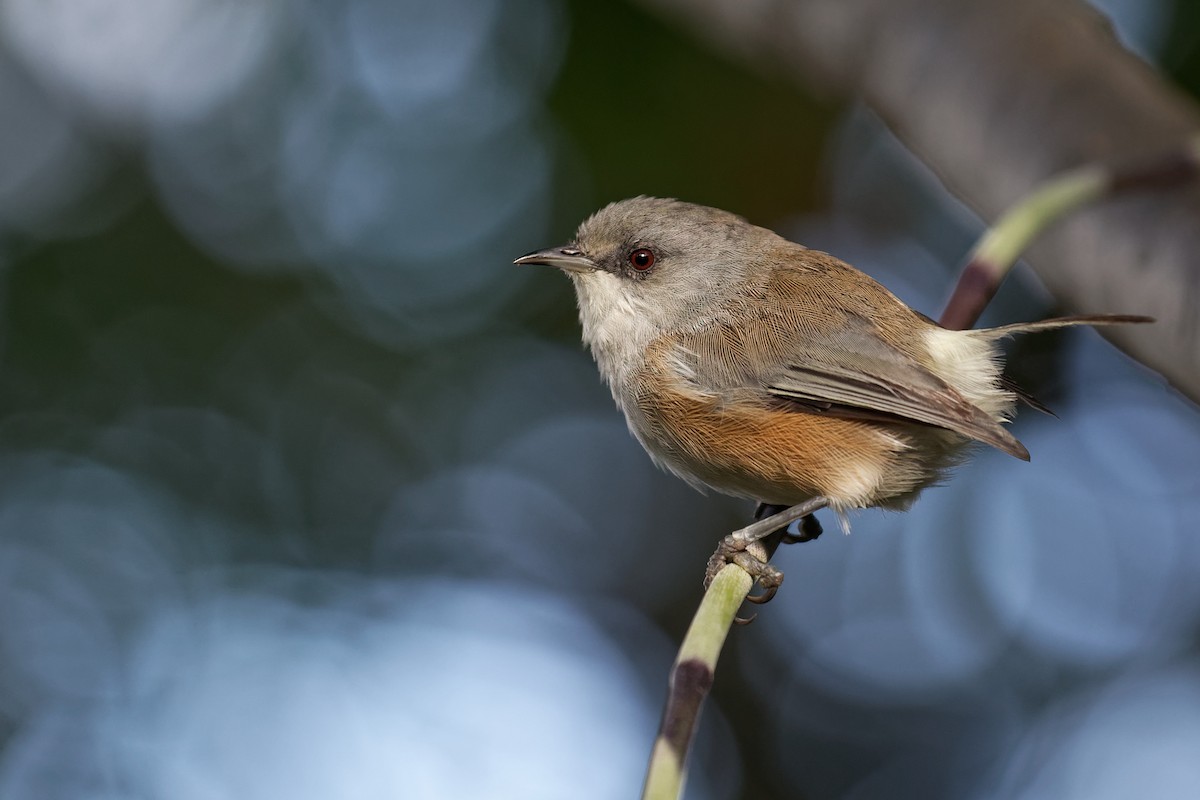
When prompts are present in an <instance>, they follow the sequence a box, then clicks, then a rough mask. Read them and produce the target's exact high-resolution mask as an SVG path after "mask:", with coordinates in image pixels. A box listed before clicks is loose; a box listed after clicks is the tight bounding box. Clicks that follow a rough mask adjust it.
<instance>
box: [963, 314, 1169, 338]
mask: <svg viewBox="0 0 1200 800" xmlns="http://www.w3.org/2000/svg"><path fill="white" fill-rule="evenodd" d="M1143 322H1154V317H1143V316H1139V315H1137V314H1080V315H1077V316H1071V317H1055V318H1054V319H1043V320H1040V321H1038V322H1015V323H1013V324H1011V325H1001V326H999V327H996V328H977V329H975V330H972V331H971V333H972V334H974V335H976V336H979V337H980V338H983V339H992V340H995V339H1003V338H1004V337H1006V336H1015V335H1016V334H1018V333H1036V332H1038V331H1052V330H1055V329H1056V328H1070V327H1072V326H1075V325H1133V324H1138V323H1143Z"/></svg>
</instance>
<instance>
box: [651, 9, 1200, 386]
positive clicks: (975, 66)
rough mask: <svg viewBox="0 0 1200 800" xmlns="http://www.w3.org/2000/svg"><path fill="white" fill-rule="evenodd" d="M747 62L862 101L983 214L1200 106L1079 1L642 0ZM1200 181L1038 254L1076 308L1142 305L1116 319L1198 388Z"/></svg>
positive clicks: (1106, 157) (1160, 145)
mask: <svg viewBox="0 0 1200 800" xmlns="http://www.w3.org/2000/svg"><path fill="white" fill-rule="evenodd" d="M643 1H644V2H645V3H646V4H647V5H650V6H653V7H656V8H658V9H660V10H662V11H663V12H665V13H668V14H670V15H672V16H674V17H677V18H678V19H680V20H682V21H683V22H685V23H686V24H688V25H690V26H691V27H693V28H694V29H696V30H697V31H698V32H700V33H701V34H702V35H703V36H705V37H706V38H708V39H710V40H712V41H713V42H715V43H717V44H718V45H720V46H721V47H722V48H724V49H726V50H728V51H730V52H732V53H735V54H736V55H737V56H738V57H739V58H742V59H745V60H746V61H748V62H750V63H752V64H755V65H757V66H759V67H761V68H764V69H772V70H778V71H781V72H783V73H784V74H786V75H788V76H790V77H792V78H794V79H795V80H797V81H801V82H803V83H804V84H805V86H807V87H808V88H809V89H811V90H814V91H817V92H819V93H827V92H828V93H838V94H854V95H860V96H862V97H863V98H864V99H865V100H866V102H867V103H868V104H869V105H870V106H871V108H872V109H873V110H875V111H876V113H878V114H879V115H880V116H881V117H882V118H883V120H884V121H885V122H886V123H887V125H888V126H889V127H890V128H891V130H892V131H893V132H894V133H895V134H896V135H897V136H898V137H899V138H900V139H901V140H902V141H903V142H904V143H905V144H906V145H908V146H909V147H910V148H911V149H912V150H913V152H914V153H916V154H917V155H918V157H920V158H921V159H922V160H923V161H924V162H925V163H926V164H927V165H929V166H930V167H931V168H932V169H933V171H934V172H935V173H936V174H937V175H938V176H939V177H940V178H941V179H942V181H943V182H944V183H945V185H946V186H947V188H949V189H950V191H952V192H954V193H955V194H957V195H958V196H959V197H960V198H962V199H963V200H964V201H965V202H966V203H967V204H968V205H969V206H971V207H972V208H973V209H975V210H976V211H977V212H978V213H979V214H980V215H981V216H983V218H984V219H985V220H988V221H994V220H995V219H996V216H997V215H998V214H999V213H1000V212H1001V211H1002V210H1003V209H1004V208H1005V207H1007V206H1008V205H1010V204H1011V203H1013V202H1014V201H1015V200H1016V199H1017V198H1019V197H1021V196H1022V195H1024V194H1026V193H1027V192H1029V191H1030V190H1031V189H1032V188H1033V187H1034V186H1035V185H1037V184H1038V183H1040V182H1042V181H1044V180H1045V179H1046V178H1048V177H1049V176H1051V175H1053V174H1055V173H1057V172H1060V171H1062V170H1065V169H1068V168H1071V167H1075V166H1078V165H1080V164H1084V163H1088V162H1093V161H1101V162H1105V161H1113V160H1118V159H1120V160H1125V159H1128V158H1129V157H1130V156H1132V155H1138V154H1151V153H1155V152H1160V151H1165V150H1168V149H1170V148H1172V147H1179V146H1181V145H1182V143H1183V141H1184V140H1185V139H1186V138H1187V137H1188V136H1189V135H1191V134H1194V133H1195V132H1196V131H1197V130H1200V107H1197V104H1196V103H1195V101H1194V100H1192V99H1191V98H1189V97H1188V96H1186V95H1184V94H1183V93H1182V92H1180V91H1179V90H1177V89H1175V88H1174V87H1172V86H1171V85H1169V84H1168V83H1167V82H1166V81H1165V80H1164V79H1163V78H1162V76H1161V74H1160V73H1158V72H1157V71H1156V70H1154V69H1153V68H1151V67H1150V66H1149V65H1148V64H1146V63H1145V62H1144V61H1142V60H1141V59H1139V58H1138V57H1137V56H1135V55H1133V54H1132V53H1130V52H1129V51H1128V50H1126V49H1125V48H1124V47H1122V46H1121V44H1120V43H1119V42H1118V41H1117V39H1116V37H1115V36H1114V34H1113V31H1112V28H1111V26H1110V25H1109V23H1108V21H1107V20H1106V18H1105V17H1103V16H1102V15H1101V14H1100V13H1099V12H1097V11H1096V10H1095V9H1094V8H1092V7H1091V6H1089V5H1087V4H1085V3H1083V2H1079V1H1078V0H1053V1H1052V2H1047V0H806V2H788V1H787V0H758V1H757V2H746V3H735V2H724V0H643ZM1198 254H1200V192H1198V191H1195V190H1192V191H1190V192H1188V193H1186V194H1183V193H1178V192H1159V193H1149V194H1145V195H1139V196H1138V197H1136V198H1129V199H1123V200H1121V201H1120V202H1113V203H1110V204H1107V205H1105V206H1103V207H1099V208H1096V209H1093V210H1091V211H1089V212H1087V213H1084V214H1080V215H1079V216H1077V217H1075V218H1073V219H1072V220H1070V221H1069V222H1067V223H1066V224H1064V225H1062V226H1061V227H1059V228H1057V229H1055V230H1053V231H1051V232H1049V233H1048V234H1047V235H1046V236H1045V237H1044V238H1043V239H1042V240H1041V241H1040V242H1039V243H1038V244H1037V245H1035V246H1034V248H1033V249H1032V251H1031V253H1030V256H1029V261H1030V263H1031V264H1032V266H1033V267H1034V269H1035V270H1036V271H1037V273H1038V275H1039V277H1041V279H1042V280H1043V281H1044V282H1045V284H1046V286H1047V288H1049V289H1050V291H1051V292H1052V293H1053V294H1054V295H1055V297H1057V298H1059V299H1060V300H1061V301H1062V302H1063V303H1064V304H1065V305H1066V306H1067V307H1068V308H1069V309H1070V310H1072V311H1078V312H1128V313H1141V312H1147V311H1149V310H1153V314H1154V315H1155V316H1156V317H1157V318H1158V324H1157V325H1153V326H1141V327H1138V328H1136V329H1133V328H1128V329H1121V330H1112V331H1107V332H1106V335H1108V336H1111V337H1113V338H1114V339H1115V340H1116V341H1117V342H1118V343H1119V344H1120V345H1121V346H1122V347H1124V348H1125V349H1126V350H1127V351H1128V352H1130V353H1131V354H1132V355H1134V356H1135V357H1137V358H1138V359H1139V360H1140V361H1142V362H1143V363H1145V364H1147V365H1149V366H1151V367H1153V368H1154V369H1156V370H1159V371H1160V372H1162V373H1163V374H1164V375H1165V376H1167V378H1168V379H1169V380H1170V381H1171V382H1172V383H1174V384H1175V385H1176V386H1178V387H1179V388H1181V389H1183V390H1184V391H1185V392H1187V393H1188V394H1189V395H1191V397H1192V398H1193V399H1196V398H1198V397H1200V313H1198V312H1197V308H1200V266H1198V265H1200V255H1198Z"/></svg>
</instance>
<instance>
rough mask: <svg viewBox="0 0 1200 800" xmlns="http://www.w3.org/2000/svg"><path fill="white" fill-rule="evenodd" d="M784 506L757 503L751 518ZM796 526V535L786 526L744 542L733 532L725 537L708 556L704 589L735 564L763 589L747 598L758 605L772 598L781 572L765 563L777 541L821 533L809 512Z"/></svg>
mask: <svg viewBox="0 0 1200 800" xmlns="http://www.w3.org/2000/svg"><path fill="white" fill-rule="evenodd" d="M786 508H787V507H786V506H774V505H769V504H767V503H759V504H758V508H757V509H756V510H755V512H754V519H755V520H756V521H759V520H763V519H766V518H768V517H772V516H774V515H775V514H778V513H779V512H781V511H783V510H785V509H786ZM799 528H800V530H799V532H798V533H795V534H792V533H788V532H787V528H780V529H779V530H777V531H775V532H774V533H772V534H770V535H769V536H768V537H765V538H763V539H756V540H754V541H746V540H745V539H744V538H739V537H737V536H733V535H730V536H726V537H725V538H724V539H722V540H721V543H720V544H719V545H717V550H716V552H714V553H713V554H712V557H711V558H709V559H708V567H707V569H705V571H704V588H705V589H708V587H709V584H711V583H712V582H713V579H714V578H715V577H717V573H718V572H720V571H721V570H722V569H724V568H725V565H727V564H737V565H738V566H739V567H741V568H742V569H743V570H745V571H746V573H747V574H748V575H750V577H752V578H754V580H755V581H756V582H757V583H758V585H759V586H760V587H761V588H762V591H761V592H760V593H759V594H754V595H747V596H746V600H747V601H749V602H751V603H756V604H759V605H761V604H763V603H768V602H770V601H771V599H772V598H773V597H775V593H776V592H778V591H779V587H780V585H782V584H783V571H782V570H780V569H779V568H778V567H774V566H772V565H771V564H770V563H769V562H768V560H769V559H770V557H771V553H772V552H774V550H775V545H776V543H778V544H793V543H795V542H811V541H812V540H813V539H816V538H817V537H818V536H820V535H821V533H822V529H821V523H820V522H818V521H817V518H816V517H815V516H813V515H812V514H807V515H805V516H804V517H802V518H801V520H800V526H799ZM771 539H776V541H775V542H772V541H771ZM753 620H754V617H753V616H751V617H750V618H749V619H743V618H741V617H738V618H737V620H736V621H737V622H738V623H740V624H743V625H744V624H746V623H748V622H751V621H753Z"/></svg>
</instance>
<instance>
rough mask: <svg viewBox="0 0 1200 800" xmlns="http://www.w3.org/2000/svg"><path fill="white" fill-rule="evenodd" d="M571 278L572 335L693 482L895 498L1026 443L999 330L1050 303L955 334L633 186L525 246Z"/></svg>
mask: <svg viewBox="0 0 1200 800" xmlns="http://www.w3.org/2000/svg"><path fill="white" fill-rule="evenodd" d="M516 263H518V264H546V265H549V266H552V267H557V268H559V269H561V270H563V271H565V272H566V273H567V274H568V275H569V276H570V277H571V280H572V282H573V283H574V284H575V290H576V293H577V295H578V299H579V316H580V319H581V321H582V323H583V339H584V341H585V342H586V343H587V344H588V345H589V346H590V347H591V350H592V354H593V355H594V356H595V359H596V363H597V364H598V365H599V368H600V372H601V374H602V375H603V376H604V380H605V381H606V382H607V383H608V385H609V386H610V387H611V389H612V394H613V397H614V398H615V399H616V401H617V405H618V406H620V407H621V410H622V411H624V412H625V417H626V419H627V420H628V422H629V428H630V430H631V431H632V432H633V434H634V436H636V437H637V439H638V441H639V442H641V443H642V446H643V447H645V448H646V451H647V452H648V453H649V454H650V456H651V458H653V459H654V461H655V462H657V463H658V464H659V465H661V466H663V467H665V468H666V469H668V470H670V471H671V472H673V473H675V474H676V475H678V476H680V477H681V478H683V479H684V480H686V481H688V482H689V483H691V484H692V485H694V486H697V487H711V488H713V489H716V490H717V491H719V492H724V493H725V494H730V495H736V496H740V497H747V498H750V499H753V500H758V501H761V502H764V503H768V504H774V505H785V506H796V505H798V504H802V503H809V504H810V506H811V505H812V504H811V502H810V501H813V500H818V501H820V500H822V499H823V500H824V502H825V503H827V504H828V505H829V506H831V507H832V508H834V509H835V510H837V511H839V512H840V511H842V510H844V509H849V508H859V507H865V506H883V507H887V508H900V509H902V508H906V507H908V506H909V505H910V504H911V503H912V501H913V500H914V499H915V497H916V496H917V494H918V493H919V492H920V491H921V490H922V489H924V488H925V487H927V486H929V485H930V484H932V483H934V482H936V481H938V480H939V479H940V478H941V477H943V475H944V474H945V473H946V471H947V470H948V469H949V468H950V467H952V466H953V465H954V464H956V463H957V462H959V461H960V460H961V459H962V458H963V456H964V453H965V451H966V449H967V445H969V444H970V443H971V442H972V441H978V442H983V443H985V444H989V445H992V446H993V447H997V448H999V449H1001V450H1003V451H1004V452H1006V453H1009V454H1011V455H1013V456H1016V457H1017V458H1021V459H1025V460H1028V459H1029V453H1028V451H1027V450H1026V449H1025V447H1024V446H1023V445H1022V444H1021V443H1020V442H1018V441H1017V440H1016V439H1015V438H1014V437H1013V436H1012V434H1010V433H1009V432H1008V431H1007V430H1005V429H1004V427H1003V426H1002V423H1004V422H1006V421H1007V420H1008V418H1009V416H1010V415H1011V413H1012V411H1013V408H1014V405H1015V401H1016V399H1017V398H1018V397H1025V396H1024V395H1022V394H1021V393H1020V392H1018V391H1017V390H1015V388H1014V387H1013V386H1012V385H1011V384H1010V383H1008V382H1007V381H1006V380H1005V379H1004V378H1002V376H1001V368H1002V364H1001V359H1000V352H999V349H998V346H997V342H998V340H1000V339H1002V338H1004V337H1005V336H1009V335H1011V334H1016V333H1026V332H1030V331H1039V330H1047V329H1051V328H1060V327H1064V326H1068V325H1101V324H1111V323H1122V322H1142V321H1148V319H1147V318H1145V317H1132V316H1116V315H1107V316H1086V317H1083V316H1081V317H1065V318H1059V319H1050V320H1044V321H1042V322H1032V323H1020V324H1016V325H1006V326H1003V327H999V328H988V329H982V330H967V331H955V330H947V329H945V328H942V327H940V326H939V325H938V324H937V323H935V322H934V321H932V320H931V319H929V318H928V317H926V316H924V315H922V314H920V313H918V312H916V311H913V310H912V309H911V308H909V307H908V306H906V305H905V304H904V303H902V302H901V301H900V300H899V299H897V298H896V297H895V296H894V295H893V294H892V293H891V292H889V291H888V290H887V289H885V288H884V287H883V286H881V285H880V284H878V283H876V282H875V281H874V280H872V279H871V278H869V277H868V276H866V275H865V274H863V273H862V272H859V271H858V270H856V269H854V268H853V267H851V266H850V265H848V264H846V263H844V262H842V261H839V260H838V259H836V258H834V257H833V256H831V255H828V254H826V253H822V252H818V251H816V250H809V249H807V248H805V247H803V246H801V245H799V244H795V243H793V242H790V241H787V240H786V239H784V238H782V237H780V236H778V235H777V234H775V233H773V232H772V231H769V230H766V229H764V228H759V227H756V226H754V225H751V224H750V223H748V222H746V221H745V220H743V219H742V218H740V217H738V216H735V215H733V214H730V213H727V212H725V211H720V210H717V209H713V208H706V207H704V206H698V205H692V204H690V203H684V202H680V201H678V200H664V199H658V198H652V197H637V198H634V199H631V200H624V201H621V202H619V203H613V204H612V205H609V206H608V207H606V208H604V209H601V210H600V211H598V212H596V214H594V215H593V216H592V217H591V218H590V219H588V220H587V221H585V222H584V223H583V224H582V225H581V226H580V227H579V231H578V233H577V234H576V236H575V241H574V242H573V243H571V244H569V245H566V246H565V247H557V248H551V249H549V250H540V251H537V252H534V253H530V254H528V255H525V256H522V257H521V258H518V259H517V260H516Z"/></svg>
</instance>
